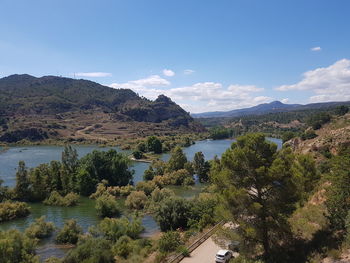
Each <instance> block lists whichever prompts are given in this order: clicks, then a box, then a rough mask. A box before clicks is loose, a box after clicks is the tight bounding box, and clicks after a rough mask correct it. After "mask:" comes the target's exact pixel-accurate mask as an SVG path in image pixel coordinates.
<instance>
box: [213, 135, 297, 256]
mask: <svg viewBox="0 0 350 263" xmlns="http://www.w3.org/2000/svg"><path fill="white" fill-rule="evenodd" d="M276 150H277V145H275V144H273V143H270V142H268V141H266V139H265V136H264V135H263V134H248V135H245V136H242V137H239V138H238V139H237V142H235V143H233V144H232V146H231V149H229V150H227V151H226V152H225V153H224V154H223V155H222V159H221V161H218V160H216V161H215V163H214V164H213V169H212V171H211V176H212V179H213V181H214V183H215V184H216V186H217V191H218V193H219V196H220V197H221V203H222V204H223V206H224V208H225V209H224V211H225V212H226V213H227V214H225V216H226V217H227V219H228V220H232V221H234V222H235V223H237V225H238V226H239V227H238V233H239V234H240V236H241V237H242V239H243V240H244V242H245V244H246V246H255V245H262V247H263V249H264V255H265V257H266V258H270V257H271V249H272V248H275V247H276V246H279V245H281V244H282V243H283V241H284V240H285V239H284V238H286V237H287V236H288V234H289V225H288V221H287V217H288V215H290V214H291V213H292V212H293V210H294V208H295V205H294V204H295V202H296V201H298V200H299V196H298V194H297V193H298V184H297V183H296V182H297V180H296V178H295V175H294V169H292V167H293V165H294V162H295V156H294V155H293V153H292V152H291V150H290V149H285V150H282V151H280V152H279V153H277V152H276Z"/></svg>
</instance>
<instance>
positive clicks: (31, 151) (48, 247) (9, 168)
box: [0, 138, 282, 259]
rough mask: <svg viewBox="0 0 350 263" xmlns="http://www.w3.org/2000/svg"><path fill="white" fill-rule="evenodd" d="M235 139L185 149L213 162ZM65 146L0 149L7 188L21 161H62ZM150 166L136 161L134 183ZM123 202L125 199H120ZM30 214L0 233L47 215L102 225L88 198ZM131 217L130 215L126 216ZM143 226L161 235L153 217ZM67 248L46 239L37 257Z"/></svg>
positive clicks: (58, 221) (194, 190)
mask: <svg viewBox="0 0 350 263" xmlns="http://www.w3.org/2000/svg"><path fill="white" fill-rule="evenodd" d="M269 140H270V141H273V142H275V143H276V144H277V145H278V148H281V146H282V142H281V140H279V139H273V138H269ZM233 141H234V140H203V141H197V142H196V143H195V144H193V145H191V146H190V147H187V148H184V149H183V151H184V153H185V154H186V156H187V158H188V160H193V157H194V155H195V153H196V152H199V151H202V152H203V154H204V156H205V158H206V159H207V160H210V159H213V158H214V156H215V155H217V156H219V157H220V156H221V155H222V153H223V152H225V151H226V149H228V148H229V147H230V146H231V144H232V142H233ZM74 147H75V148H76V149H77V152H78V154H79V157H82V156H84V155H86V154H87V153H89V152H91V151H93V150H103V151H106V150H109V149H115V150H117V151H120V152H126V153H130V151H122V150H120V149H119V148H118V147H99V146H83V145H77V146H74ZM62 151H63V147H61V146H16V147H10V148H9V149H8V150H5V151H2V152H1V149H0V167H1V170H0V178H1V179H2V180H4V185H8V186H11V187H13V186H14V185H15V183H16V182H15V174H16V169H17V166H18V162H19V161H20V160H23V161H24V162H25V164H26V166H27V167H29V168H32V167H35V166H37V165H39V164H41V163H48V162H50V161H52V160H60V159H61V153H62ZM169 157H170V154H168V153H166V154H162V155H161V157H160V158H161V159H162V160H165V161H166V160H168V159H169ZM148 167H149V163H142V162H133V167H132V169H134V170H135V174H134V182H135V183H137V182H139V181H142V180H143V173H144V171H145V170H146V169H147V168H148ZM202 187H203V185H201V184H196V185H195V186H193V187H190V188H186V189H185V188H183V187H176V186H172V187H170V188H172V190H174V192H175V193H176V194H177V195H179V196H182V197H185V198H191V197H193V196H195V195H197V194H198V193H199V192H200V191H201V189H202ZM120 203H121V204H122V203H123V200H120ZM29 205H30V207H31V214H30V215H29V216H28V217H26V218H19V219H16V220H13V221H9V222H4V223H1V224H0V229H1V230H6V229H9V228H17V229H20V230H24V229H25V228H27V227H28V226H29V225H30V224H31V223H32V222H33V221H34V219H35V218H38V217H40V216H42V215H45V216H46V219H47V220H48V221H52V222H54V223H55V225H56V226H57V227H62V226H63V223H64V220H67V219H71V218H74V219H76V220H77V222H78V224H79V225H80V226H81V227H82V228H83V229H84V231H87V230H88V228H89V227H90V226H93V225H96V224H98V223H99V221H100V218H98V217H97V215H96V211H95V208H94V207H95V201H94V200H91V199H89V198H87V197H81V198H80V202H79V205H78V206H75V207H52V206H45V205H43V204H41V203H30V204H29ZM126 216H128V215H126ZM142 223H143V226H144V228H145V231H144V233H143V236H145V237H147V236H151V235H153V234H155V233H157V232H159V227H158V225H157V223H156V222H155V220H154V219H153V217H152V216H150V215H145V216H144V217H143V218H142ZM66 251H67V249H66V248H62V247H59V246H56V245H54V242H53V240H52V239H47V240H44V241H42V242H41V244H40V246H39V249H38V254H39V255H40V256H41V258H42V259H45V258H47V257H49V256H59V257H62V256H63V255H64V254H65V253H66Z"/></svg>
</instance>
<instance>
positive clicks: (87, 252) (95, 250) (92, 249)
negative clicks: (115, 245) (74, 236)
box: [63, 237, 115, 263]
mask: <svg viewBox="0 0 350 263" xmlns="http://www.w3.org/2000/svg"><path fill="white" fill-rule="evenodd" d="M81 262H86V263H88V262H101V263H114V262H115V260H114V257H113V254H112V252H111V244H110V242H109V241H107V240H105V239H103V238H92V237H88V238H84V239H81V240H80V241H79V243H78V245H77V247H76V248H73V249H72V250H70V251H69V252H68V254H67V256H66V257H65V258H64V260H63V263H81Z"/></svg>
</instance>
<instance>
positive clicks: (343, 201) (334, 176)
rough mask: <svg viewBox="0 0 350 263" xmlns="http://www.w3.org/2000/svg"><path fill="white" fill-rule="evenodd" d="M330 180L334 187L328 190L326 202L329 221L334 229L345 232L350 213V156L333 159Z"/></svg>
mask: <svg viewBox="0 0 350 263" xmlns="http://www.w3.org/2000/svg"><path fill="white" fill-rule="evenodd" d="M330 179H331V183H332V185H331V186H330V187H329V188H328V191H327V192H328V193H327V201H326V206H327V210H328V212H329V219H330V222H331V226H332V228H333V229H336V230H344V228H345V219H346V216H347V215H348V212H349V211H350V187H349V185H350V154H344V155H340V156H336V157H334V158H333V160H332V165H331V169H330Z"/></svg>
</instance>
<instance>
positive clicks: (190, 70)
mask: <svg viewBox="0 0 350 263" xmlns="http://www.w3.org/2000/svg"><path fill="white" fill-rule="evenodd" d="M194 72H195V71H194V70H193V69H185V70H184V74H185V75H191V74H193V73H194Z"/></svg>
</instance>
